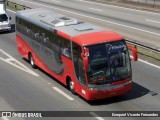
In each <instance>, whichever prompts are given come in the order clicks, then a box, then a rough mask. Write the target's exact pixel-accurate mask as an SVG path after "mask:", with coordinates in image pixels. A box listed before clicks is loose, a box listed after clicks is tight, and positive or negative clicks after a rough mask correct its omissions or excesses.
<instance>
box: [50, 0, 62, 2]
mask: <svg viewBox="0 0 160 120" xmlns="http://www.w3.org/2000/svg"><path fill="white" fill-rule="evenodd" d="M51 1H52V2H61V1H59V0H51Z"/></svg>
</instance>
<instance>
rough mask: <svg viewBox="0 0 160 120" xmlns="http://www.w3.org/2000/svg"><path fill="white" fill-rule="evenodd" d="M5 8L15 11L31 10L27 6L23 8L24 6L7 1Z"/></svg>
mask: <svg viewBox="0 0 160 120" xmlns="http://www.w3.org/2000/svg"><path fill="white" fill-rule="evenodd" d="M6 4H7V6H8V7H10V8H12V9H16V10H25V9H31V8H30V7H28V6H25V5H21V4H18V3H16V2H11V1H7V3H6Z"/></svg>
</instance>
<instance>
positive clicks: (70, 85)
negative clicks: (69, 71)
mask: <svg viewBox="0 0 160 120" xmlns="http://www.w3.org/2000/svg"><path fill="white" fill-rule="evenodd" d="M66 83H67V87H68V89H69V90H70V91H71V92H72V93H73V94H76V92H75V86H74V82H73V80H72V79H71V77H69V76H67V77H66Z"/></svg>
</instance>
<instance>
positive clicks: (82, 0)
mask: <svg viewBox="0 0 160 120" xmlns="http://www.w3.org/2000/svg"><path fill="white" fill-rule="evenodd" d="M75 1H77V0H75ZM78 1H80V2H86V3H92V4H97V5H102V6H109V7H115V8H121V9H126V10H132V11H138V12H143V13H148V14H155V15H160V14H159V13H154V12H148V11H143V10H136V9H132V8H127V7H121V6H116V5H108V4H103V3H98V2H91V1H86V0H78Z"/></svg>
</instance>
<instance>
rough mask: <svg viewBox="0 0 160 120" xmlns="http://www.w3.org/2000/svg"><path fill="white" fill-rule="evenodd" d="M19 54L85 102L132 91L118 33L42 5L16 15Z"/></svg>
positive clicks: (125, 51) (124, 47)
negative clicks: (44, 7)
mask: <svg viewBox="0 0 160 120" xmlns="http://www.w3.org/2000/svg"><path fill="white" fill-rule="evenodd" d="M16 41H17V47H18V52H19V54H20V55H21V56H22V57H23V58H25V59H27V60H28V61H29V62H30V64H31V66H32V67H33V68H35V67H36V66H37V67H39V68H41V69H42V70H44V71H45V72H47V73H48V74H49V75H51V76H53V77H54V78H56V79H57V80H58V81H60V82H62V83H63V84H64V85H66V86H67V87H68V88H69V90H70V91H71V92H72V93H74V94H79V95H80V96H82V97H83V98H85V99H86V100H97V99H104V98H109V97H113V96H118V95H122V94H125V93H128V92H129V91H131V89H132V70H131V58H130V56H129V50H128V48H129V49H130V50H131V51H132V54H133V58H132V59H133V60H134V61H136V60H137V50H136V48H135V47H132V46H129V47H127V45H126V43H125V39H124V37H123V36H121V35H119V34H117V33H114V32H112V31H109V30H105V29H104V28H101V27H98V26H96V25H93V24H90V23H86V22H83V21H81V20H78V19H76V18H73V17H68V16H65V15H63V14H59V13H57V12H54V11H50V10H46V9H43V8H36V9H29V10H22V11H18V12H17V13H16Z"/></svg>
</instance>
